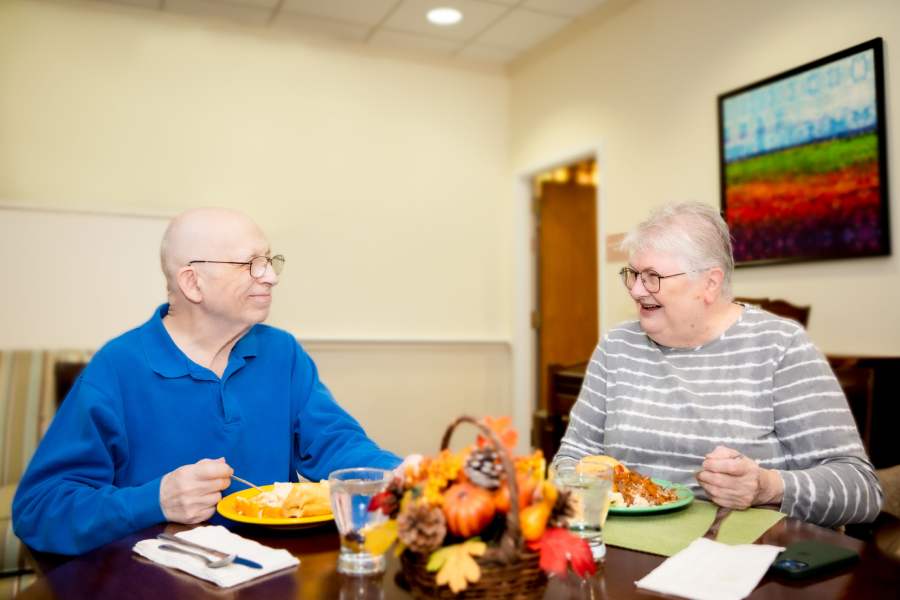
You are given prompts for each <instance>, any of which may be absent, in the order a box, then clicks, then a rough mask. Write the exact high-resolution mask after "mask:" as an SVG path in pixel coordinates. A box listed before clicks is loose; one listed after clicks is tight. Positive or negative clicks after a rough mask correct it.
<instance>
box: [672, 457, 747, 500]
mask: <svg viewBox="0 0 900 600" xmlns="http://www.w3.org/2000/svg"><path fill="white" fill-rule="evenodd" d="M741 458H744V453H743V452H741V453H740V454H738V455H737V456H735V457H733V458H732V459H731V460H738V459H741ZM705 470H706V469H704V468H703V467H700V468H699V469H697V470H696V471H693V472H691V473H688V474H687V475H682V476H681V477H679V478H678V479H673V480H672V481H670V482H669V485H667V486H666V487H664V488H663V491H664V492H665V491H666V490H668V489H669V488H670V487H672V486H673V485H675V484H676V483H678V482H679V481H684V480H686V479H688V478H690V477H693V476H694V475H696V474H697V473H700V472H702V471H705Z"/></svg>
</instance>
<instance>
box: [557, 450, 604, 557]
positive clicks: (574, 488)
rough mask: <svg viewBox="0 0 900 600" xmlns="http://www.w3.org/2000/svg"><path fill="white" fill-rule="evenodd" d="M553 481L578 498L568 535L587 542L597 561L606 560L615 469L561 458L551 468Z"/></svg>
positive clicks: (570, 520)
mask: <svg viewBox="0 0 900 600" xmlns="http://www.w3.org/2000/svg"><path fill="white" fill-rule="evenodd" d="M579 465H585V466H581V467H579ZM550 481H552V482H553V483H554V484H555V485H556V486H557V487H559V488H564V489H567V490H569V491H570V492H571V493H572V495H573V496H574V498H575V505H576V514H575V516H574V517H572V518H570V519H569V531H571V532H572V533H574V534H575V535H577V536H578V537H580V538H581V539H583V540H586V541H587V543H588V545H589V546H590V547H591V553H592V554H593V555H594V560H600V559H602V558H603V557H604V556H606V545H605V544H604V543H603V525H604V524H605V523H606V516H607V514H608V513H609V504H610V501H611V495H612V489H613V470H612V467H607V466H604V465H599V464H597V463H584V462H583V461H579V460H576V459H571V458H562V459H560V460H558V461H556V462H554V463H553V464H551V465H550Z"/></svg>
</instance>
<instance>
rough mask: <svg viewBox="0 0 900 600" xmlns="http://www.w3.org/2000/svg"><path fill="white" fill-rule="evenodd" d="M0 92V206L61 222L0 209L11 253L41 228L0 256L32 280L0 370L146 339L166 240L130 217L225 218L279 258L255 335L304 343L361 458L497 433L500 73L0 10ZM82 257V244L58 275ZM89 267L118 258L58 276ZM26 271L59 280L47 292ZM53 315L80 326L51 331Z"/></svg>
mask: <svg viewBox="0 0 900 600" xmlns="http://www.w3.org/2000/svg"><path fill="white" fill-rule="evenodd" d="M0 90H2V92H0V132H2V134H0V201H4V202H6V203H10V202H12V203H16V204H17V205H24V206H25V207H35V206H50V207H53V208H54V209H55V210H54V211H49V212H41V213H28V211H24V212H23V211H11V210H8V209H6V210H0V219H3V220H4V225H5V226H6V228H7V230H9V229H10V228H17V227H19V224H20V222H21V219H25V220H28V219H31V221H29V222H33V221H34V220H35V219H37V220H38V221H40V223H41V224H40V225H36V226H35V225H33V227H35V228H34V229H28V228H20V229H18V230H17V235H8V236H5V237H3V239H0V250H2V254H0V255H2V256H10V255H12V254H14V253H15V254H16V255H17V256H21V257H22V260H23V264H25V265H27V268H25V269H23V270H22V271H20V272H16V273H12V274H11V273H9V271H8V269H7V270H4V283H3V289H4V294H3V295H2V297H0V313H2V314H4V315H6V317H4V319H5V320H3V321H0V347H3V348H9V347H23V346H32V347H33V346H41V347H47V346H50V347H88V348H96V347H97V346H98V345H99V344H100V343H102V340H105V339H108V338H109V337H111V336H113V335H116V334H117V333H119V332H121V331H124V330H125V329H127V328H130V327H133V326H136V325H138V324H140V323H141V322H143V321H144V320H146V318H148V317H149V310H152V308H148V307H153V306H155V305H156V303H157V302H160V301H163V300H164V296H163V294H162V289H159V290H157V289H156V288H155V287H153V288H152V290H151V288H150V287H147V286H148V285H150V286H151V287H152V286H154V285H161V278H160V276H159V274H158V271H157V266H156V258H155V252H156V243H158V242H154V241H153V239H157V240H158V233H159V231H161V228H162V227H164V225H165V223H164V220H162V221H159V220H157V221H155V222H154V221H147V220H140V219H138V220H135V219H134V218H133V217H130V216H129V214H130V212H129V211H135V210H136V211H138V212H141V211H148V210H149V211H157V212H162V213H169V214H174V213H178V212H180V211H181V210H184V209H186V208H190V207H195V206H204V205H221V206H229V207H235V208H239V209H241V210H243V211H245V212H247V213H248V214H250V215H251V216H252V217H254V218H255V219H256V220H257V221H258V222H259V223H260V224H261V225H262V227H263V229H264V230H265V231H266V232H267V234H268V236H269V239H270V242H271V243H272V247H273V250H275V251H276V252H278V253H283V254H284V255H285V256H286V257H287V263H286V266H285V270H284V272H283V273H282V277H281V283H280V284H279V286H278V288H277V289H276V291H275V302H274V304H273V311H272V315H271V318H270V320H269V323H270V324H272V325H275V326H279V327H282V328H284V329H286V330H288V331H290V332H291V333H293V334H294V335H296V336H297V337H298V338H299V339H300V340H301V341H304V342H305V341H310V340H311V342H310V344H307V345H308V346H309V347H311V348H314V351H313V352H312V354H313V356H314V358H316V359H317V360H319V361H320V366H321V367H322V371H323V374H324V380H325V381H326V383H327V384H328V385H329V386H330V387H331V388H332V389H333V390H334V391H335V395H336V396H337V397H338V400H339V401H340V402H341V404H342V405H344V406H345V407H347V408H348V409H349V410H350V411H351V412H352V413H353V414H355V415H357V416H358V417H359V418H360V421H361V422H362V424H363V425H364V426H365V427H366V429H367V430H368V431H369V432H370V434H371V435H372V436H373V437H374V438H375V439H376V440H378V441H381V442H383V443H384V444H385V445H386V446H387V447H388V448H390V449H392V450H395V451H397V452H407V451H411V450H413V449H419V450H422V451H425V452H429V451H432V450H434V447H435V446H436V444H437V443H438V442H439V439H440V435H441V434H442V433H443V428H444V426H445V425H446V421H449V418H450V416H451V415H454V416H455V413H456V412H458V411H461V410H466V411H471V412H473V413H476V414H485V413H489V412H490V413H493V414H502V413H508V412H509V410H510V408H509V407H510V402H511V401H510V391H509V388H510V374H509V365H508V363H509V347H508V344H507V343H506V340H507V339H508V330H509V320H510V317H509V312H510V309H509V297H510V291H509V287H510V273H509V268H508V263H509V261H510V256H511V253H510V242H509V239H510V236H511V233H510V225H509V223H508V218H507V205H508V196H509V193H508V180H507V172H508V131H509V124H508V120H507V119H508V114H509V82H508V78H507V77H506V76H505V75H504V74H502V73H501V72H499V71H498V70H494V71H491V70H487V69H466V68H462V67H451V66H445V65H444V64H443V63H440V62H428V61H423V60H416V59H412V58H404V57H399V56H394V55H391V54H390V53H381V54H378V53H374V54H363V53H362V52H360V51H357V50H354V49H352V48H342V47H340V46H337V45H333V44H332V45H329V44H328V43H322V42H317V41H314V40H304V39H302V38H298V37H295V36H291V35H287V34H282V33H280V32H271V31H267V30H261V29H260V30H258V29H254V28H251V27H243V26H238V25H229V24H227V23H217V22H213V21H210V22H206V21H203V20H201V19H195V18H190V17H182V16H178V15H168V14H160V13H154V12H151V11H146V10H136V9H130V8H125V7H121V8H120V7H116V6H112V5H106V4H100V3H89V2H79V1H76V0H67V1H65V2H58V3H54V2H43V1H22V0H0ZM83 207H98V208H99V209H100V213H91V215H88V216H85V214H84V213H79V212H77V211H79V210H80V209H82V208H83ZM59 209H63V211H64V210H68V209H73V210H75V211H76V212H75V213H67V212H60V210H59ZM14 212H15V213H16V214H18V215H19V217H17V219H19V220H17V221H16V223H13V222H12V217H11V216H10V215H11V214H13V213H14ZM26 213H27V214H28V215H30V217H27V218H26V217H24V216H23V215H25V214H26ZM118 213H122V214H118ZM123 215H124V216H123ZM60 220H62V222H63V224H62V225H61V224H60ZM51 223H52V224H51ZM86 223H87V224H86ZM73 228H74V230H73ZM151 230H152V231H151ZM37 231H43V232H45V233H47V232H50V231H57V232H60V235H58V236H53V235H49V236H48V235H44V236H37V235H33V233H34V232H37ZM79 235H81V237H82V238H84V237H89V238H90V243H89V244H88V243H87V242H84V244H82V245H80V246H79V249H78V250H77V251H76V252H68V250H67V249H68V248H70V247H71V243H72V240H73V239H78V237H79ZM38 242H40V245H39V246H38V245H37V244H38ZM147 244H151V247H150V248H147V247H146V246H147ZM88 248H90V249H97V248H99V249H101V250H105V251H106V252H109V253H113V254H118V256H117V257H116V259H115V260H112V261H111V263H112V264H111V265H110V267H111V268H109V269H107V270H106V271H104V270H98V268H97V267H98V265H97V263H96V262H91V261H82V260H75V258H76V257H81V256H83V255H84V254H85V253H87V254H92V253H91V252H87V250H88ZM146 250H149V251H150V253H149V254H147V253H146ZM39 256H40V257H43V258H44V260H47V261H49V260H51V258H59V259H60V263H63V262H65V261H64V260H63V259H67V260H70V262H65V264H66V268H64V269H62V270H63V272H57V273H56V275H57V277H55V278H52V279H51V278H50V277H48V275H53V274H54V272H53V271H52V270H50V272H49V273H48V270H46V269H42V268H41V265H40V264H39V261H38V259H37V257H39ZM126 265H127V266H126ZM113 266H114V268H113ZM60 268H61V267H57V271H59V270H60ZM126 269H127V270H126ZM29 290H33V291H34V290H40V292H41V293H42V296H41V298H40V299H39V301H31V300H29V298H28V293H29ZM75 298H78V300H77V301H74V299H75ZM88 298H94V299H96V300H98V302H97V303H91V302H90V301H88V300H87V299H88ZM72 303H74V304H78V305H79V308H81V305H84V304H87V305H88V306H89V307H90V308H88V309H87V310H73V309H72ZM100 307H102V309H100ZM91 308H93V309H91ZM58 313H69V314H70V315H71V314H72V313H75V314H76V315H77V316H76V317H75V319H76V320H75V321H73V320H72V319H71V318H69V319H64V321H66V324H63V325H58V324H57V322H58V320H59V319H57V318H56V317H59V316H60V315H59V314H58ZM344 341H350V342H353V341H356V343H357V345H354V344H353V343H351V344H350V346H347V345H346V344H344V343H343V342H344ZM422 341H424V342H428V343H424V344H422V345H417V343H418V342H422ZM461 342H466V343H462V345H460V343H461ZM411 348H412V349H411ZM416 369H419V372H418V374H417V372H416ZM410 423H416V427H410V426H409V424H410Z"/></svg>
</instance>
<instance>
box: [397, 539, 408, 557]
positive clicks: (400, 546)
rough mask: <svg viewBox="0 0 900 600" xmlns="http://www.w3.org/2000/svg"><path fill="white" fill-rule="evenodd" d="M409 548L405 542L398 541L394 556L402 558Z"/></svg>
mask: <svg viewBox="0 0 900 600" xmlns="http://www.w3.org/2000/svg"><path fill="white" fill-rule="evenodd" d="M407 548H409V546H407V545H406V544H404V543H403V540H397V545H396V546H394V556H397V557H399V556H402V555H403V553H404V552H406V549H407Z"/></svg>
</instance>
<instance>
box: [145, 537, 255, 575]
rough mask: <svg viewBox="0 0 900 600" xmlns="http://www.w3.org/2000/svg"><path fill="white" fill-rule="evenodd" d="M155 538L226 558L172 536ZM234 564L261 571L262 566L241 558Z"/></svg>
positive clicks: (210, 549) (220, 553)
mask: <svg viewBox="0 0 900 600" xmlns="http://www.w3.org/2000/svg"><path fill="white" fill-rule="evenodd" d="M156 537H157V538H159V539H161V540H166V541H167V542H173V543H175V544H181V545H182V546H188V547H189V548H196V549H197V550H203V551H204V552H209V553H210V554H212V555H213V556H220V557H226V556H228V554H226V553H224V552H219V551H218V550H213V549H212V548H207V547H206V546H201V545H200V544H195V543H194V542H189V541H187V540H184V539H181V538H180V537H175V536H174V535H169V534H167V533H161V534H159V535H158V536H156ZM234 562H235V564H238V565H244V566H245V567H250V568H251V569H262V568H263V567H262V565H261V564H259V563H257V562H253V561H252V560H247V559H246V558H241V557H240V556H238V557H237V558H235V559H234Z"/></svg>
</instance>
